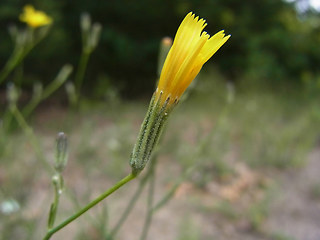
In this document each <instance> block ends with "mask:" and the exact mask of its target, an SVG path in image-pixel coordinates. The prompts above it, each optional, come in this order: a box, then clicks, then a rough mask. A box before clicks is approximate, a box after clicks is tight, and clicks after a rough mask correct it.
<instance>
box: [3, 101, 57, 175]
mask: <svg viewBox="0 0 320 240" xmlns="http://www.w3.org/2000/svg"><path fill="white" fill-rule="evenodd" d="M9 108H10V111H11V113H12V115H13V116H14V117H15V119H16V120H17V122H18V124H19V125H20V127H21V128H22V129H23V131H24V132H25V134H26V135H27V136H28V137H29V140H30V142H31V144H32V146H33V148H34V150H35V152H36V154H37V156H38V158H39V159H40V160H41V161H42V162H43V164H44V166H45V167H46V169H47V171H48V172H51V171H52V168H51V167H50V165H49V164H48V162H47V161H46V159H45V157H44V154H43V152H42V149H41V147H40V144H39V142H38V139H37V137H36V136H35V134H34V132H33V129H32V128H31V127H30V126H29V125H28V123H27V122H26V120H25V119H24V117H23V115H22V114H21V112H20V111H19V109H18V108H17V106H16V105H13V106H10V107H9Z"/></svg>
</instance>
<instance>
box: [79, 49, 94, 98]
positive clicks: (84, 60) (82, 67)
mask: <svg viewBox="0 0 320 240" xmlns="http://www.w3.org/2000/svg"><path fill="white" fill-rule="evenodd" d="M90 53H91V52H90V51H88V50H86V49H84V50H83V51H82V54H81V57H80V61H79V66H78V70H77V73H76V76H75V87H76V95H77V99H79V96H80V91H81V87H82V83H83V79H84V74H85V72H86V69H87V65H88V61H89V57H90Z"/></svg>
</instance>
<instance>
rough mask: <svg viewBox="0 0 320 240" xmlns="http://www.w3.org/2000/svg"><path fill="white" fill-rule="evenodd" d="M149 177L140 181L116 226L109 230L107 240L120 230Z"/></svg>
mask: <svg viewBox="0 0 320 240" xmlns="http://www.w3.org/2000/svg"><path fill="white" fill-rule="evenodd" d="M149 176H150V174H147V175H146V176H145V177H144V178H143V179H141V180H140V183H139V186H138V188H137V190H136V192H135V193H134V195H133V196H132V198H131V199H130V201H129V204H128V205H127V207H126V209H125V210H124V212H123V213H122V215H121V217H120V219H119V220H118V222H117V224H116V225H115V227H114V228H113V229H112V230H111V232H110V234H108V237H107V239H112V238H113V237H114V236H115V235H116V234H117V232H118V231H119V229H120V228H121V226H122V224H123V223H124V221H125V220H126V219H127V217H128V215H129V214H130V212H131V210H132V209H133V207H134V206H135V204H136V202H137V200H138V199H139V196H140V195H141V193H142V190H143V188H144V186H145V185H146V183H147V179H148V178H149Z"/></svg>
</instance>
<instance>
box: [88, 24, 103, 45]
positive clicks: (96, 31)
mask: <svg viewBox="0 0 320 240" xmlns="http://www.w3.org/2000/svg"><path fill="white" fill-rule="evenodd" d="M101 29H102V26H101V24H100V23H94V24H93V25H92V30H91V35H90V38H89V41H88V48H89V49H90V51H93V50H94V49H95V48H96V47H97V45H98V42H99V39H100V34H101Z"/></svg>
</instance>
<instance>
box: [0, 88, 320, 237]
mask: <svg viewBox="0 0 320 240" xmlns="http://www.w3.org/2000/svg"><path fill="white" fill-rule="evenodd" d="M201 87H202V88H203V89H206V85H203V86H201V85H200V88H199V89H200V90H198V91H199V93H200V94H194V95H192V101H189V100H186V103H183V104H181V106H179V108H178V109H177V110H176V111H175V112H174V114H173V116H172V118H171V119H170V123H169V124H168V126H167V128H168V129H167V133H166V134H165V136H164V138H163V142H162V143H161V148H160V152H159V159H158V161H159V165H158V166H157V170H156V187H155V202H158V201H159V200H160V199H162V197H163V196H164V195H165V194H166V193H167V192H168V191H169V190H170V189H171V188H172V186H173V185H174V184H175V183H176V182H177V180H178V179H179V178H180V176H181V175H182V174H183V173H184V172H185V171H186V170H187V169H189V168H190V166H194V165H195V164H197V165H198V167H197V168H196V170H195V171H193V172H192V174H190V175H189V176H188V177H187V178H185V179H184V180H183V181H182V183H181V184H180V185H179V187H178V188H177V190H176V191H175V193H174V196H173V198H172V199H171V200H170V201H169V202H168V204H166V205H164V206H163V207H162V208H160V209H159V210H158V211H156V212H155V214H154V218H153V221H152V225H151V228H150V232H149V235H148V239H152V240H158V239H159V240H160V239H161V240H162V239H173V240H182V239H183V240H195V239H204V240H207V239H214V240H223V239H229V240H319V239H320V232H319V229H320V228H319V222H320V180H319V171H318V169H320V150H319V149H318V148H316V147H315V139H316V138H315V137H316V136H318V134H319V129H318V127H317V125H315V124H313V123H314V121H315V120H317V118H316V117H315V116H317V115H316V114H317V112H314V109H316V108H314V106H313V103H314V102H313V101H310V102H309V101H308V102H304V101H302V100H298V99H297V98H292V99H290V98H288V97H285V96H280V97H279V96H277V95H274V94H270V93H267V92H266V91H265V90H264V91H263V92H259V93H256V94H253V95H247V94H239V95H238V96H236V100H235V103H234V105H232V106H231V107H230V106H229V105H227V106H228V107H227V108H224V107H223V102H224V100H223V96H224V95H226V94H225V92H223V91H222V92H221V88H219V87H216V88H210V89H216V91H217V92H221V93H220V95H219V94H218V93H211V90H210V94H209V95H208V96H209V97H208V98H206V97H205V96H204V94H203V92H201V91H202V90H201ZM220 96H221V97H220ZM213 97H214V98H215V99H214V100H212V98H213ZM210 99H211V100H210ZM291 101H292V102H291ZM203 103H205V104H203ZM146 106H147V102H122V103H119V104H117V105H114V106H113V105H108V104H105V103H103V104H102V105H101V106H99V105H98V106H97V105H95V106H94V107H92V106H91V105H90V104H88V106H85V107H84V109H82V110H81V111H79V112H78V113H74V112H72V111H68V110H67V109H65V108H61V107H57V106H55V105H53V106H49V105H44V107H43V106H42V107H40V108H39V109H38V111H37V112H36V113H35V115H34V118H33V119H32V126H33V127H34V129H35V134H36V135H37V136H38V137H39V140H40V144H41V146H42V147H43V150H44V153H45V156H46V159H47V161H48V162H49V163H50V164H52V161H53V149H54V137H55V135H56V133H57V131H59V130H63V131H65V132H66V133H67V134H68V136H69V143H70V145H69V162H68V165H67V167H66V169H65V172H64V177H65V185H66V189H65V192H64V193H63V195H62V198H61V206H60V208H59V211H58V218H57V222H60V221H61V220H63V219H65V218H66V217H68V216H69V215H70V214H72V213H74V212H75V210H76V209H77V208H79V207H80V206H83V205H85V204H86V203H87V202H89V201H90V200H92V199H93V198H95V197H96V196H97V195H99V194H100V193H101V192H103V191H104V190H106V189H107V188H109V187H110V186H112V184H114V183H115V182H116V181H118V180H119V179H120V178H122V177H124V176H125V175H126V174H128V173H129V171H130V168H129V165H128V157H129V155H130V151H131V148H132V145H133V143H134V141H135V138H136V134H137V132H138V130H139V127H140V124H141V121H142V119H143V116H144V113H145V109H146ZM315 106H316V105H315ZM208 109H209V111H208ZM226 109H227V110H226ZM262 126H263V127H262ZM1 159H2V160H1V164H2V165H3V166H2V167H1V168H0V183H1V198H0V200H1V207H2V208H1V209H2V211H1V215H0V222H1V224H0V231H1V234H0V236H1V239H41V237H42V236H43V233H44V231H45V228H46V221H47V213H48V209H49V205H50V203H51V201H52V197H53V196H52V186H51V183H50V178H51V175H50V174H49V173H48V172H46V171H45V168H44V166H43V163H41V162H40V161H39V159H37V158H36V157H35V154H34V150H33V148H32V145H31V144H30V139H28V138H27V137H26V136H25V135H24V134H23V133H21V132H20V131H16V132H14V133H13V134H12V135H11V136H10V138H8V141H7V145H6V148H5V150H4V151H3V152H2V155H1ZM141 177H143V174H142V176H140V178H141ZM138 182H139V180H135V181H134V182H131V183H129V184H128V185H126V186H124V187H123V188H122V189H120V190H119V191H118V192H117V193H115V194H114V195H112V196H111V197H110V198H108V199H107V200H105V201H103V203H101V204H99V206H97V207H96V208H94V209H92V210H90V211H89V212H88V213H87V214H85V215H84V216H82V217H81V218H80V219H79V221H76V222H74V223H71V224H70V225H69V226H67V227H66V228H65V229H63V230H62V231H61V232H59V233H57V234H56V235H55V236H54V237H53V238H52V239H54V240H58V239H79V240H81V239H93V240H94V239H105V236H106V233H107V232H108V231H109V230H110V229H111V228H112V227H113V226H114V225H115V223H116V222H117V219H119V217H120V215H121V213H122V211H123V209H124V208H125V206H126V204H127V202H128V199H130V197H131V196H132V195H133V194H134V192H135V189H136V188H137V186H138ZM146 192H147V187H146V188H145V189H144V192H143V194H142V196H141V197H140V199H139V201H138V203H137V205H136V207H135V208H134V210H133V211H132V214H131V215H130V216H129V218H128V219H127V221H126V222H125V224H124V226H123V229H122V230H121V231H120V233H119V235H118V238H116V239H119V240H122V239H139V235H140V233H141V230H142V226H143V223H144V214H145V213H146ZM13 200H14V201H15V202H16V203H17V204H18V206H19V207H18V208H17V209H16V210H15V211H12V212H10V213H5V212H4V211H3V206H4V205H3V204H4V203H5V202H9V201H13Z"/></svg>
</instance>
